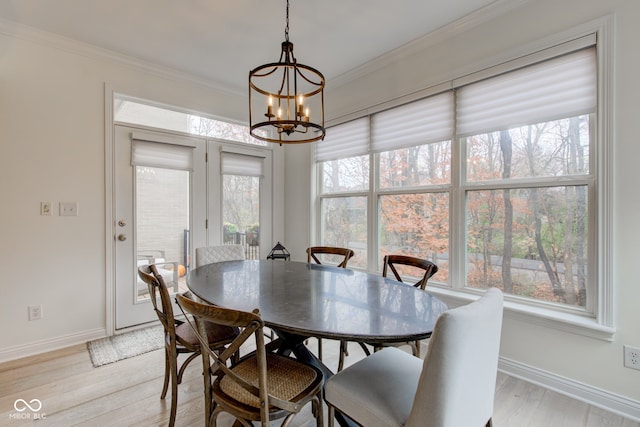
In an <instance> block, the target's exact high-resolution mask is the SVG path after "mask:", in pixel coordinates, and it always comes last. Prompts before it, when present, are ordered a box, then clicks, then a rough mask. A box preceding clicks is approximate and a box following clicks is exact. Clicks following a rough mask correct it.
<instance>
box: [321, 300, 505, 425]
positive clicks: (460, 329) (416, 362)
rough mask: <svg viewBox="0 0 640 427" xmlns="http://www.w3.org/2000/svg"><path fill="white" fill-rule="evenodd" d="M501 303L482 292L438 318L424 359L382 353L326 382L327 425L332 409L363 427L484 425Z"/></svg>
mask: <svg viewBox="0 0 640 427" xmlns="http://www.w3.org/2000/svg"><path fill="white" fill-rule="evenodd" d="M502 313H503V298H502V292H501V291H500V290H498V289H497V288H491V289H489V290H488V291H487V292H486V294H485V295H484V296H482V297H481V298H480V299H478V300H477V301H475V302H472V303H470V304H467V305H465V306H462V307H457V308H454V309H452V310H448V311H446V312H444V313H443V314H442V315H440V317H439V318H438V320H437V321H436V325H435V327H434V331H433V335H432V336H431V343H430V345H429V347H428V350H427V354H426V356H425V359H424V360H421V359H419V358H417V357H415V356H412V355H411V354H408V353H406V352H404V351H402V350H400V349H398V348H394V347H387V348H384V349H382V350H381V351H379V352H377V353H374V354H373V355H371V356H369V357H365V358H364V359H362V360H360V361H358V362H356V363H354V364H353V365H351V366H349V367H347V368H345V369H344V370H343V371H342V372H338V373H337V374H335V375H334V376H332V377H331V378H329V379H328V380H327V382H326V385H325V401H326V403H327V405H328V407H329V413H328V415H329V427H333V418H334V415H335V411H336V410H337V411H339V412H341V413H342V414H345V415H346V416H347V417H349V418H350V419H352V420H353V421H355V422H356V423H358V425H361V426H366V427H460V426H483V425H486V426H487V427H490V426H491V425H492V421H491V418H492V413H493V403H494V394H495V387H496V375H497V372H498V356H499V350H500V335H501V330H502Z"/></svg>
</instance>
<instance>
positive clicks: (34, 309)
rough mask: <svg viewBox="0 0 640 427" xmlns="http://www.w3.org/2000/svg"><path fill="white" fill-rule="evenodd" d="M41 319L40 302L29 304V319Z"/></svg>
mask: <svg viewBox="0 0 640 427" xmlns="http://www.w3.org/2000/svg"><path fill="white" fill-rule="evenodd" d="M40 319H42V304H40V305H30V306H29V320H40Z"/></svg>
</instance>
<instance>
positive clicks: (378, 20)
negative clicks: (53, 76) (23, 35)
mask: <svg viewBox="0 0 640 427" xmlns="http://www.w3.org/2000/svg"><path fill="white" fill-rule="evenodd" d="M496 2H500V0H447V1H441V0H398V1H389V0H291V2H290V8H289V21H290V22H289V39H290V41H291V42H293V44H294V46H295V48H294V54H295V56H296V58H297V60H298V62H300V63H302V64H305V65H309V66H312V67H314V68H317V69H319V70H320V71H321V72H322V73H323V74H324V75H325V78H326V79H327V82H328V83H330V81H331V79H332V78H334V77H337V76H339V75H341V74H343V73H346V72H348V71H350V70H353V69H355V68H357V67H359V66H361V65H363V64H365V63H367V62H369V61H371V60H373V59H374V58H377V57H379V56H380V55H383V54H384V53H386V52H389V51H391V50H393V49H395V48H398V47H400V46H402V45H404V44H406V43H408V42H411V41H413V40H415V39H417V38H420V37H421V36H424V35H426V34H429V33H430V32H432V31H434V30H436V29H438V28H440V27H443V26H446V25H447V24H451V23H453V22H455V21H457V20H459V19H461V18H464V17H465V16H467V15H469V14H471V13H472V12H475V11H478V10H480V9H482V8H483V7H486V6H489V5H491V4H492V3H496ZM285 10H286V1H285V0H227V1H220V0H217V1H215V0H209V1H204V0H182V1H176V0H102V1H93V0H92V1H87V0H0V19H2V20H4V21H12V22H15V23H18V24H21V25H26V26H29V27H35V28H37V29H39V30H43V31H46V32H50V33H55V34H58V35H60V36H64V37H66V38H70V39H73V40H76V41H80V42H83V43H87V44H90V45H94V46H98V47H100V48H103V49H107V50H109V51H114V52H117V53H119V54H123V55H126V56H129V57H133V58H136V59H138V60H143V61H145V62H150V63H153V64H159V65H162V66H163V67H167V68H169V69H172V70H177V71H181V72H185V73H188V74H190V75H193V76H195V77H197V78H198V79H204V80H206V81H208V82H211V83H212V84H215V85H216V86H221V87H225V88H227V89H228V90H232V91H240V90H241V91H243V92H244V91H246V85H247V78H248V73H249V70H250V69H252V68H255V67H256V66H258V65H261V64H264V63H268V62H276V61H277V60H278V57H279V55H280V43H281V42H282V41H284V28H285ZM0 23H1V22H0ZM21 25H20V27H21Z"/></svg>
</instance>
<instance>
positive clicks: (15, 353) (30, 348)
mask: <svg viewBox="0 0 640 427" xmlns="http://www.w3.org/2000/svg"><path fill="white" fill-rule="evenodd" d="M106 336H107V331H106V329H104V328H97V329H91V330H88V331H82V332H78V333H75V334H69V335H64V336H61V337H56V338H52V339H46V340H41V341H36V342H32V343H29V344H24V345H17V346H14V347H8V348H4V349H0V363H4V362H9V361H11V360H16V359H22V358H23V357H27V356H34V355H36V354H41V353H46V352H49V351H53V350H58V349H61V348H65V347H70V346H72V345H76V344H82V343H85V342H87V341H91V340H95V339H97V338H104V337H106Z"/></svg>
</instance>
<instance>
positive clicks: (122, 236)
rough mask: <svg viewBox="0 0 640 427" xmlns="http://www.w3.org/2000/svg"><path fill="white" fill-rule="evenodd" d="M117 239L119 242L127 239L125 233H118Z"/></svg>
mask: <svg viewBox="0 0 640 427" xmlns="http://www.w3.org/2000/svg"><path fill="white" fill-rule="evenodd" d="M118 240H120V241H121V242H124V241H125V240H127V235H126V234H118Z"/></svg>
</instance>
